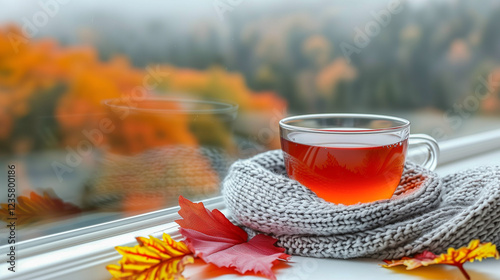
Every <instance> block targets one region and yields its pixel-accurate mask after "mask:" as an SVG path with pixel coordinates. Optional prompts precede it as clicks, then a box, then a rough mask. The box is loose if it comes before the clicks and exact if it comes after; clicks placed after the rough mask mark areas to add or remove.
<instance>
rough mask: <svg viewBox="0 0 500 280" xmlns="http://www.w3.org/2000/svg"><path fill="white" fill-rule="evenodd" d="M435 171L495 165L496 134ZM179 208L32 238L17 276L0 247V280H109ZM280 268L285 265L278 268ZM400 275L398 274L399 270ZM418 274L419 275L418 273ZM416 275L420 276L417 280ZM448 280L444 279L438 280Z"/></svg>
mask: <svg viewBox="0 0 500 280" xmlns="http://www.w3.org/2000/svg"><path fill="white" fill-rule="evenodd" d="M440 147H441V156H440V163H439V165H438V169H437V170H436V171H437V172H438V173H439V174H440V175H446V174H449V173H452V172H456V171H459V170H462V169H466V168H471V167H474V166H477V165H490V164H497V165H500V130H495V131H491V132H486V133H481V134H476V135H472V136H468V137H463V138H459V139H454V140H450V141H446V142H443V143H440ZM204 203H205V205H206V206H207V208H210V209H213V208H217V209H219V210H221V211H222V212H223V213H224V214H227V211H226V210H225V209H224V202H223V199H222V198H221V197H216V198H212V199H208V200H206V201H204ZM177 211H178V207H174V208H169V209H165V210H160V211H155V212H152V213H147V214H144V215H139V216H135V217H130V218H126V219H121V220H117V221H113V222H109V223H104V224H100V225H96V226H91V227H87V228H82V229H77V230H73V231H69V232H64V233H60V234H55V235H51V236H46V237H41V238H36V239H32V240H28V241H24V242H20V243H19V244H16V245H17V246H16V249H17V251H16V254H17V265H16V266H17V267H16V268H17V272H15V273H11V272H8V271H7V267H8V266H7V264H6V252H7V248H8V247H7V246H2V247H0V252H1V257H0V261H1V263H0V271H2V273H0V279H40V280H42V279H71V280H75V279H95V280H98V279H109V278H110V274H109V273H108V272H107V271H106V269H105V266H106V265H107V264H111V263H116V262H117V261H118V260H119V259H120V258H121V257H120V255H119V254H118V253H117V252H116V250H115V249H114V247H115V246H133V245H135V244H136V241H135V237H136V236H147V235H153V236H156V237H159V236H160V235H161V234H162V233H163V232H166V233H168V234H170V235H172V236H173V237H174V238H175V237H180V236H179V233H178V231H177V224H175V223H173V220H174V219H176V218H177V217H178V215H177ZM292 261H293V262H291V263H289V264H288V265H289V266H290V267H288V268H283V269H279V268H278V269H276V274H277V277H278V279H296V280H299V279H300V280H306V279H422V278H421V276H424V274H425V275H427V276H426V278H425V279H463V278H462V276H461V274H460V273H459V272H458V270H455V269H454V268H451V269H448V268H446V267H442V266H438V267H428V268H422V269H419V270H416V271H412V272H408V273H395V272H394V271H393V270H389V269H382V268H380V267H379V266H378V265H377V264H380V261H377V260H369V259H355V260H336V259H314V258H303V257H295V256H294V257H293V258H292ZM282 266H283V267H285V265H282ZM466 267H467V268H468V271H469V272H470V274H471V276H472V278H473V279H500V269H499V268H498V267H500V265H499V262H498V261H496V260H486V261H483V262H481V263H479V262H475V263H472V264H467V265H466ZM398 271H402V270H398ZM422 273H423V274H422ZM185 275H186V276H190V279H192V280H193V279H204V278H206V277H207V275H210V278H211V279H235V278H242V279H263V278H262V277H254V276H238V275H237V274H227V275H221V276H218V274H217V271H216V270H214V269H213V267H207V266H203V265H194V266H192V267H189V268H188V269H187V270H186V272H185ZM418 275H421V276H418ZM443 277H448V278H443Z"/></svg>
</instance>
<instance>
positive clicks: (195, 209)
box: [176, 196, 290, 279]
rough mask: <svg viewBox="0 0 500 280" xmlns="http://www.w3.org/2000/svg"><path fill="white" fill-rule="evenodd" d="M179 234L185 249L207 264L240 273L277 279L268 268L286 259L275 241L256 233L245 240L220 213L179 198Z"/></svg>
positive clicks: (283, 250)
mask: <svg viewBox="0 0 500 280" xmlns="http://www.w3.org/2000/svg"><path fill="white" fill-rule="evenodd" d="M179 206H180V207H181V210H179V215H181V217H182V218H183V219H181V220H177V221H176V222H177V223H178V224H179V226H180V229H179V231H180V232H181V234H182V235H183V236H184V237H185V238H186V243H187V245H188V247H189V248H190V249H191V251H193V252H194V253H195V254H196V256H197V257H200V258H201V259H202V260H204V261H205V262H206V263H212V264H214V265H216V266H218V267H230V268H234V269H235V270H236V271H238V272H240V273H245V272H247V271H253V272H254V273H261V274H263V275H265V276H267V277H269V278H271V279H276V276H275V275H274V273H273V272H272V270H271V268H272V266H273V265H274V263H275V261H277V260H278V259H281V260H288V259H289V258H290V256H289V255H287V254H285V253H284V252H285V249H284V248H279V247H276V246H275V245H274V244H275V243H276V241H277V240H276V239H274V238H272V237H270V236H267V235H263V234H258V235H256V236H255V237H253V238H252V239H250V240H249V241H248V234H247V233H246V232H245V231H244V230H243V229H241V228H240V227H238V226H236V225H234V224H233V223H231V221H229V220H228V219H227V218H226V217H225V216H224V214H222V213H221V212H220V211H219V210H217V209H214V210H213V211H209V210H207V209H206V208H205V206H204V205H203V203H193V202H191V201H189V200H187V199H185V198H184V197H182V196H180V197H179Z"/></svg>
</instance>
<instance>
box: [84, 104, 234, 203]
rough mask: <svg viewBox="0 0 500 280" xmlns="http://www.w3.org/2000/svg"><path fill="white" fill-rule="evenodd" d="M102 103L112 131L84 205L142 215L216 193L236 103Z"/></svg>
mask: <svg viewBox="0 0 500 280" xmlns="http://www.w3.org/2000/svg"><path fill="white" fill-rule="evenodd" d="M103 104H104V106H106V110H107V113H108V114H107V115H108V118H109V120H110V122H111V123H112V125H113V126H114V129H113V130H112V131H111V132H110V133H108V134H107V140H108V141H106V142H107V147H106V148H105V153H104V156H103V160H102V161H101V166H100V168H99V172H98V174H97V175H96V176H95V178H94V180H92V182H91V183H90V184H89V186H88V188H87V193H86V196H85V202H86V204H87V205H88V206H91V207H96V208H100V209H109V210H126V211H129V212H135V211H145V210H152V209H159V208H163V207H166V206H171V205H175V204H176V203H177V199H178V196H179V195H183V196H186V197H191V198H204V197H207V196H210V195H214V194H216V193H217V192H218V191H219V183H220V180H221V179H222V178H223V176H224V175H225V172H226V170H227V167H228V165H229V164H230V163H231V161H232V159H233V158H234V152H235V150H236V149H235V144H234V139H233V135H232V124H233V121H234V119H235V117H236V114H237V108H238V106H237V105H235V104H229V103H223V102H217V101H203V100H195V99H180V98H160V97H158V98H148V99H144V100H139V101H137V100H125V99H111V100H105V101H104V102H103Z"/></svg>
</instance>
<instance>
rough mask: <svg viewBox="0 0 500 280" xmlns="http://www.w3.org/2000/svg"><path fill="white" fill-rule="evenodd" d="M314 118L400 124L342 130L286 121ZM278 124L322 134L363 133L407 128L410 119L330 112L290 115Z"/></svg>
mask: <svg viewBox="0 0 500 280" xmlns="http://www.w3.org/2000/svg"><path fill="white" fill-rule="evenodd" d="M316 118H323V119H324V118H353V119H371V118H373V119H374V120H389V121H396V122H401V123H402V124H401V125H397V126H391V127H386V128H377V129H361V128H359V129H356V128H353V129H349V130H344V129H329V130H324V128H312V127H303V126H295V125H290V124H287V122H290V121H294V120H307V119H316ZM279 125H280V127H281V128H284V129H288V130H295V131H301V132H310V133H311V132H312V133H323V134H339V133H342V134H364V133H386V132H390V131H395V130H402V129H405V128H408V127H409V126H410V121H409V120H406V119H403V118H399V117H393V116H386V115H376V114H346V113H330V114H309V115H298V116H292V117H287V118H284V119H281V120H280V121H279Z"/></svg>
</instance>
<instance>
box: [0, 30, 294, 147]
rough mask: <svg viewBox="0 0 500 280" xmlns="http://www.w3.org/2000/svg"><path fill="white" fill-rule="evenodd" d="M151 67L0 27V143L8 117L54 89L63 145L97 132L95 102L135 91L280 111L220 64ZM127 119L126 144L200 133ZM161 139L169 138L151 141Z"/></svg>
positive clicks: (187, 138) (276, 102)
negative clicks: (204, 67) (101, 56)
mask: <svg viewBox="0 0 500 280" xmlns="http://www.w3.org/2000/svg"><path fill="white" fill-rule="evenodd" d="M12 38H22V39H21V41H19V39H17V41H18V43H17V44H15V45H14V44H12ZM19 42H20V43H19ZM150 70H151V68H149V69H148V68H146V69H138V68H134V67H133V66H131V65H130V63H129V61H128V59H127V58H126V57H123V56H117V57H114V58H112V59H110V60H109V61H106V62H102V61H100V60H99V58H98V54H97V52H96V50H95V49H94V48H92V47H78V46H61V45H59V44H58V43H57V42H56V41H54V40H52V39H44V40H28V39H26V38H25V37H23V34H22V32H21V30H20V29H19V28H18V27H16V26H6V27H4V28H0V109H1V110H0V116H1V118H0V119H1V120H2V126H1V127H2V128H1V129H0V140H6V139H8V137H9V136H10V134H11V131H12V127H13V123H14V122H15V120H16V119H18V118H20V117H23V116H26V115H27V114H29V113H30V112H31V111H32V110H33V108H30V106H36V105H37V104H34V105H31V104H32V102H31V103H30V101H32V100H33V98H34V97H35V95H36V96H40V95H42V96H43V95H44V94H45V95H48V94H49V93H53V91H54V90H58V89H59V90H62V93H61V94H60V95H58V96H60V97H57V98H56V100H54V101H53V102H56V106H55V118H56V120H57V123H58V126H59V129H60V131H61V135H62V138H63V139H62V144H63V145H76V144H77V142H78V141H79V140H81V139H82V138H83V136H82V130H84V129H87V130H89V129H92V128H95V127H98V121H99V120H100V119H102V117H101V115H102V114H104V113H106V110H105V107H104V106H102V104H101V102H102V100H104V99H112V98H131V97H133V96H134V94H135V95H137V94H139V93H141V94H143V95H145V96H151V95H152V94H153V91H154V92H155V93H158V94H160V95H169V94H170V95H171V94H177V95H178V94H182V97H185V96H189V97H192V98H197V99H218V100H221V101H229V102H233V103H236V104H238V105H239V107H240V111H243V112H251V111H259V112H270V111H271V110H275V109H277V111H279V112H283V111H284V110H285V108H286V103H285V101H284V100H283V99H281V98H279V97H277V96H276V95H275V94H273V93H270V92H267V93H257V92H253V91H251V90H250V89H248V88H247V86H246V84H245V80H244V78H243V76H242V75H241V74H238V73H230V72H227V71H225V70H224V69H221V68H219V67H213V68H210V69H208V70H206V71H199V70H192V69H179V68H176V67H173V66H169V65H158V66H155V67H154V69H153V71H156V72H160V73H168V75H160V76H158V75H155V74H151V73H150ZM151 76H153V77H151ZM148 78H149V80H148ZM146 80H148V82H147V81H146ZM37 100H38V99H37ZM94 116H95V117H94ZM134 121H135V120H129V121H128V122H123V124H120V125H121V126H122V127H121V128H120V131H121V133H123V135H121V136H122V137H123V139H124V141H125V142H127V141H128V142H131V141H132V142H133V140H134V139H139V138H141V139H142V138H147V141H150V142H151V143H152V142H155V143H161V144H165V143H177V144H187V145H193V144H196V141H195V140H194V139H198V140H200V135H193V133H192V132H190V131H189V123H190V122H189V120H180V121H178V122H176V123H170V122H166V121H165V119H161V120H159V119H157V120H152V119H150V120H148V123H149V126H150V127H149V128H148V127H141V128H140V129H139V128H138V126H135V125H134V124H133V123H134ZM210 123H211V124H212V126H213V127H214V130H216V131H217V133H219V136H217V137H216V139H213V137H209V138H210V139H209V141H210V142H211V143H212V144H213V143H214V142H217V143H218V145H219V146H222V147H224V148H226V149H227V148H230V146H231V145H232V143H231V142H232V141H229V140H228V138H230V132H229V131H227V129H222V128H221V126H220V124H217V122H216V120H215V119H214V120H212V121H211V122H206V123H205V124H204V125H208V126H209V127H210V126H211V125H210ZM141 125H142V124H141ZM124 127H127V128H124ZM134 127H135V128H134ZM151 127H153V128H154V129H152V128H151ZM208 130H209V131H210V128H209V129H208ZM158 131H163V132H161V133H157V132H158ZM116 133H118V132H115V134H116ZM132 134H133V135H132ZM143 134H144V135H143ZM165 134H166V135H168V137H171V138H170V139H167V140H166V139H165V138H164V137H163V138H162V137H159V138H155V139H153V138H152V137H154V136H153V135H165ZM138 135H139V136H138ZM160 138H162V139H160ZM201 138H203V137H201ZM202 140H203V139H202ZM201 142H203V141H201ZM130 149H131V150H134V148H130Z"/></svg>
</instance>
